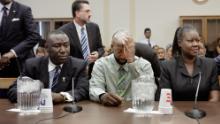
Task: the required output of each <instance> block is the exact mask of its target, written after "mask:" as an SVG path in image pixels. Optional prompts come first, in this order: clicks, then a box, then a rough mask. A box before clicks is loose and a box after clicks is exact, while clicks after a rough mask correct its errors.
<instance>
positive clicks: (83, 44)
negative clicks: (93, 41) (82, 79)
mask: <svg viewBox="0 0 220 124" xmlns="http://www.w3.org/2000/svg"><path fill="white" fill-rule="evenodd" d="M80 43H81V47H82V53H83V58H84V59H85V60H86V61H87V59H88V56H89V54H90V50H89V43H88V38H87V35H86V33H85V28H83V27H82V28H81V41H80Z"/></svg>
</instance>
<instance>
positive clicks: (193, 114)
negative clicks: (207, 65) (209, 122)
mask: <svg viewBox="0 0 220 124" xmlns="http://www.w3.org/2000/svg"><path fill="white" fill-rule="evenodd" d="M200 82H201V72H199V83H198V86H197V89H196V96H195V101H194V105H193V108H192V110H190V111H186V112H185V115H186V116H188V117H190V118H193V119H201V118H203V117H205V116H206V112H205V111H204V110H201V109H199V108H198V106H197V98H198V92H199V86H200Z"/></svg>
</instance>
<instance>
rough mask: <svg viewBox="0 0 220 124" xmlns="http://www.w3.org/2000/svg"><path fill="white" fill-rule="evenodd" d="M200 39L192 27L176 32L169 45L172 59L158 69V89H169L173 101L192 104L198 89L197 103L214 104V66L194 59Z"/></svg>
mask: <svg viewBox="0 0 220 124" xmlns="http://www.w3.org/2000/svg"><path fill="white" fill-rule="evenodd" d="M199 42H200V37H199V34H198V32H197V30H196V29H195V28H194V27H192V26H189V25H188V26H184V27H181V28H178V30H177V32H176V34H175V38H174V41H173V55H174V59H172V60H170V61H165V62H163V63H162V65H161V77H160V87H161V88H171V89H172V95H173V100H174V101H178V100H179V101H192V100H194V99H195V93H196V89H197V86H198V84H199V82H200V86H199V93H198V94H199V95H198V100H202V101H218V100H219V84H218V78H217V67H216V63H215V62H214V60H212V59H208V58H204V57H197V54H198V50H199Z"/></svg>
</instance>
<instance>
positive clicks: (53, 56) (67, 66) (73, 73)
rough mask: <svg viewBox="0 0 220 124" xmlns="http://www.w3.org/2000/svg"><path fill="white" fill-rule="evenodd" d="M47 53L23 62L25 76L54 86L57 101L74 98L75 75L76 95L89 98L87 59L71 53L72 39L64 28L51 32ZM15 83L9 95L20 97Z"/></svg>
mask: <svg viewBox="0 0 220 124" xmlns="http://www.w3.org/2000/svg"><path fill="white" fill-rule="evenodd" d="M45 47H46V49H47V52H48V57H46V56H45V57H36V58H30V59H28V60H27V61H26V63H25V65H24V72H23V73H22V74H23V76H28V77H30V78H32V79H35V80H40V81H41V82H43V85H44V88H51V90H52V98H53V102H54V103H60V102H65V101H72V100H73V98H72V96H71V95H70V94H71V88H72V78H73V77H74V78H75V80H74V99H75V101H80V100H83V99H87V98H88V94H89V91H88V89H89V82H88V80H87V77H86V73H85V67H86V63H85V62H84V61H83V60H81V59H78V58H73V57H71V56H69V53H70V42H69V38H68V36H67V35H66V34H65V33H64V32H61V31H54V32H51V33H50V34H49V36H48V38H47V41H46V46H45ZM16 89H17V86H16V83H15V84H13V85H12V86H11V87H10V88H9V92H8V98H9V99H10V100H11V101H12V102H16V99H17V95H16V93H17V90H16Z"/></svg>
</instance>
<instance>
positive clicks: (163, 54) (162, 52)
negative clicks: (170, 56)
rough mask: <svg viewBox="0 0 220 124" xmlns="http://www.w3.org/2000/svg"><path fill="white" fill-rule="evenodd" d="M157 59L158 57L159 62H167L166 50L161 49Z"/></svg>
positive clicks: (158, 51) (158, 50)
mask: <svg viewBox="0 0 220 124" xmlns="http://www.w3.org/2000/svg"><path fill="white" fill-rule="evenodd" d="M157 57H158V59H159V61H163V60H165V49H164V48H162V47H159V48H158V49H157Z"/></svg>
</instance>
